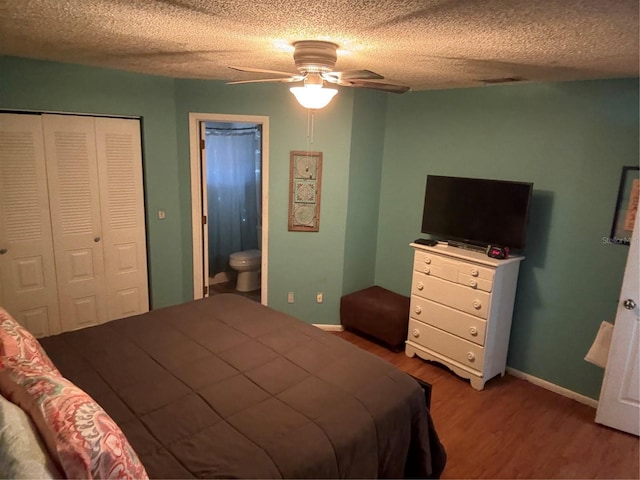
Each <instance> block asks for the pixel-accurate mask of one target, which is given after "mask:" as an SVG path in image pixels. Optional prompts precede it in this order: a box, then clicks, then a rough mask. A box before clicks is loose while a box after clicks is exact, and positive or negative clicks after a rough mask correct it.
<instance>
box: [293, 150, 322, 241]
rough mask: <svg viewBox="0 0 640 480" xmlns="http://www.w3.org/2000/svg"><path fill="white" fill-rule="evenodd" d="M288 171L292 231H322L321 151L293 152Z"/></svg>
mask: <svg viewBox="0 0 640 480" xmlns="http://www.w3.org/2000/svg"><path fill="white" fill-rule="evenodd" d="M290 164H291V165H290V173H289V231H292V232H317V231H319V230H320V190H321V186H322V152H299V151H292V152H291V156H290Z"/></svg>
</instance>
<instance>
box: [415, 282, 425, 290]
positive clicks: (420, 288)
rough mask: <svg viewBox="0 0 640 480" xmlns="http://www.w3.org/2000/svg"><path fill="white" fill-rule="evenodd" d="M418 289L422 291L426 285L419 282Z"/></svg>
mask: <svg viewBox="0 0 640 480" xmlns="http://www.w3.org/2000/svg"><path fill="white" fill-rule="evenodd" d="M416 288H417V289H418V290H422V289H424V285H423V284H422V282H418V284H417V285H416Z"/></svg>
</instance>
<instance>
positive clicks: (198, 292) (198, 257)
mask: <svg viewBox="0 0 640 480" xmlns="http://www.w3.org/2000/svg"><path fill="white" fill-rule="evenodd" d="M201 122H239V123H255V124H258V125H261V126H262V167H261V173H262V266H261V272H262V274H261V285H260V301H261V303H262V304H263V305H266V304H267V298H268V297H267V284H268V282H267V278H268V271H267V266H268V265H269V262H268V261H267V260H268V253H269V252H268V251H269V241H268V239H269V117H266V116H262V115H230V114H221V113H195V112H189V158H190V165H191V225H192V227H191V228H192V238H193V298H194V299H198V298H203V297H204V296H205V295H204V269H203V258H204V251H203V248H202V245H203V234H202V203H203V201H202V192H203V190H204V189H205V188H206V185H205V182H206V180H205V179H203V178H202V154H201V148H200V124H201Z"/></svg>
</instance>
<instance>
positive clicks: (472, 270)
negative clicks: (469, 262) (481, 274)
mask: <svg viewBox="0 0 640 480" xmlns="http://www.w3.org/2000/svg"><path fill="white" fill-rule="evenodd" d="M471 276H472V277H477V276H478V269H477V268H472V269H471Z"/></svg>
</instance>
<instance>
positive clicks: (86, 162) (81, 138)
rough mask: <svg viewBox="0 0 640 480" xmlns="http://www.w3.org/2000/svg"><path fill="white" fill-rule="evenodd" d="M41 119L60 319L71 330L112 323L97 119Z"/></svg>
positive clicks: (60, 116)
mask: <svg viewBox="0 0 640 480" xmlns="http://www.w3.org/2000/svg"><path fill="white" fill-rule="evenodd" d="M42 120H43V131H44V142H45V152H46V156H47V177H48V183H49V204H50V209H51V224H52V230H53V245H54V254H55V260H56V273H57V280H58V298H59V305H60V319H61V323H62V328H63V330H65V331H68V330H75V329H78V328H82V327H87V326H90V325H95V324H99V323H103V322H105V321H106V320H107V302H106V282H105V270H104V258H103V246H102V235H103V233H102V222H101V219H100V193H99V183H98V165H97V158H96V139H95V128H94V119H93V118H92V117H80V116H71V115H43V116H42Z"/></svg>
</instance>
